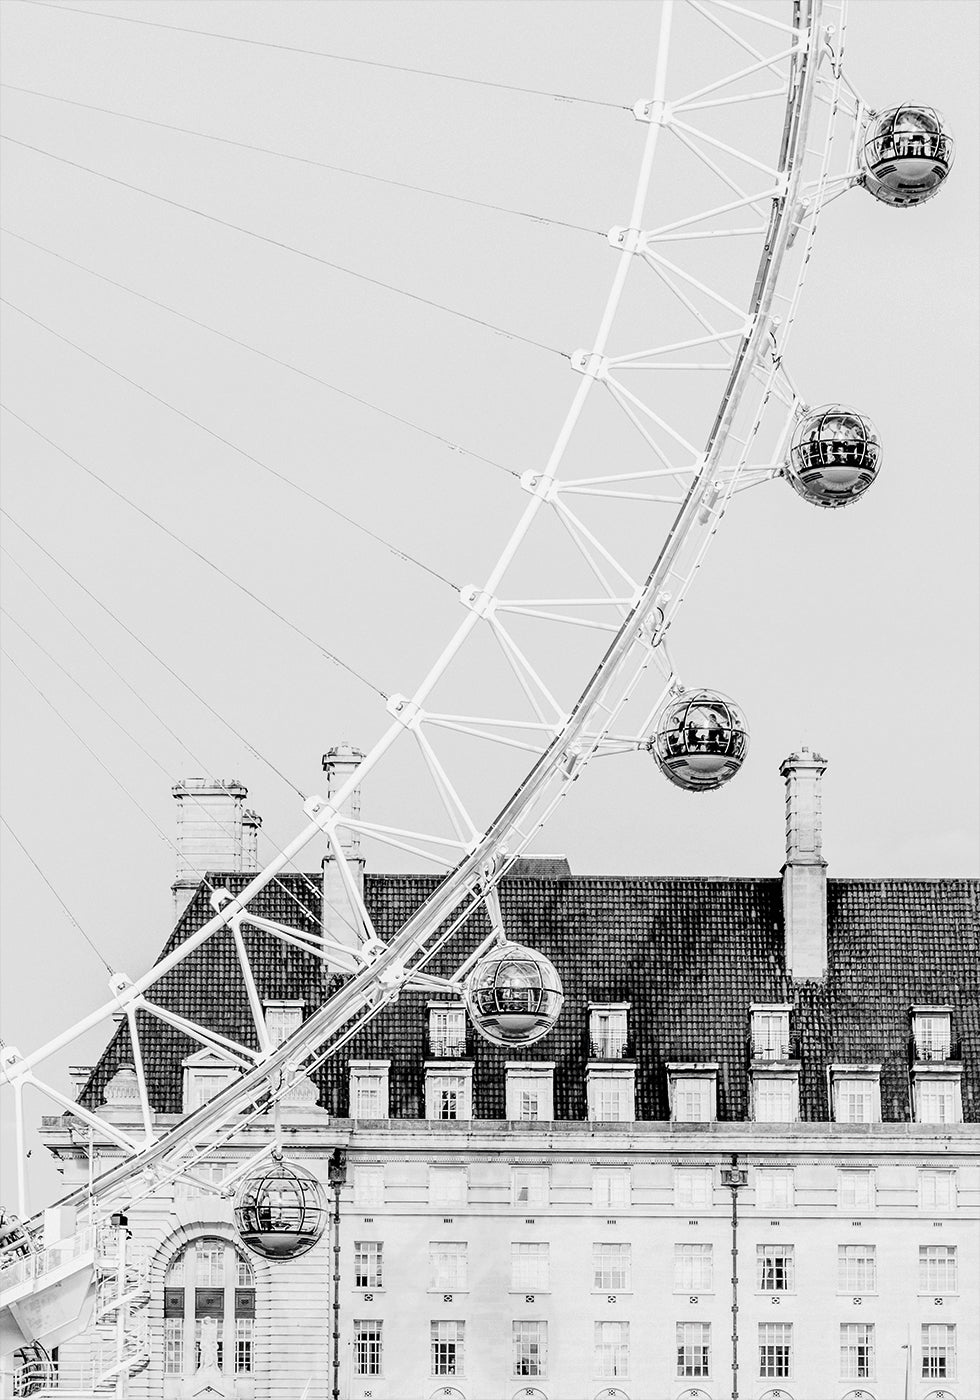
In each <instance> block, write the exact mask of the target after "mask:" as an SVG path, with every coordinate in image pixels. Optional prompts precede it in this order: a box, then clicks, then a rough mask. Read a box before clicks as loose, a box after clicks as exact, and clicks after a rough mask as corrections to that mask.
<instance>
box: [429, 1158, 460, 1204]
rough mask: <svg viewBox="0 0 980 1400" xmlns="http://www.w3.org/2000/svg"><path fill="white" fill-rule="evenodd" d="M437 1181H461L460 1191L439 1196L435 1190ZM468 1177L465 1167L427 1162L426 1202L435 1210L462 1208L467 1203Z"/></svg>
mask: <svg viewBox="0 0 980 1400" xmlns="http://www.w3.org/2000/svg"><path fill="white" fill-rule="evenodd" d="M437 1181H443V1182H445V1181H461V1182H462V1191H460V1192H457V1193H454V1194H453V1195H448V1194H447V1195H445V1196H440V1195H439V1193H438V1192H437V1191H436V1190H435V1185H436V1182H437ZM469 1196H470V1177H469V1172H468V1170H467V1169H466V1167H459V1166H443V1165H441V1164H438V1163H430V1164H429V1182H428V1202H429V1205H430V1206H432V1207H434V1208H435V1209H436V1210H462V1209H464V1208H465V1207H466V1206H467V1205H468V1204H469Z"/></svg>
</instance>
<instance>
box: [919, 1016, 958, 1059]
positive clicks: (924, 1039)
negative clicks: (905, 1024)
mask: <svg viewBox="0 0 980 1400" xmlns="http://www.w3.org/2000/svg"><path fill="white" fill-rule="evenodd" d="M912 1033H913V1035H914V1036H915V1057H916V1059H917V1060H948V1059H949V1056H950V1034H949V1012H948V1011H946V1012H942V1011H940V1012H933V1013H923V1012H916V1013H915V1014H914V1015H913V1017H912Z"/></svg>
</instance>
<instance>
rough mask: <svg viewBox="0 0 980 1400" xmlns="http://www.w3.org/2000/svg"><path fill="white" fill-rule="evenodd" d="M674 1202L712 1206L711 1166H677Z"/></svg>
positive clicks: (684, 1204)
mask: <svg viewBox="0 0 980 1400" xmlns="http://www.w3.org/2000/svg"><path fill="white" fill-rule="evenodd" d="M674 1204H675V1205H678V1206H710V1205H711V1168H710V1167H677V1168H675V1170H674Z"/></svg>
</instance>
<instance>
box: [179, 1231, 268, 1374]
mask: <svg viewBox="0 0 980 1400" xmlns="http://www.w3.org/2000/svg"><path fill="white" fill-rule="evenodd" d="M163 1313H164V1318H163V1369H164V1373H165V1374H166V1375H168V1376H192V1375H193V1374H194V1372H195V1371H197V1370H199V1369H200V1368H201V1367H202V1366H203V1367H213V1368H215V1369H216V1370H218V1371H221V1372H222V1374H223V1375H225V1376H229V1375H234V1374H237V1375H246V1376H247V1375H251V1374H252V1370H253V1365H254V1342H253V1325H254V1318H255V1276H254V1274H253V1272H252V1266H251V1264H250V1263H249V1262H248V1260H247V1259H246V1258H245V1256H244V1255H242V1254H239V1252H238V1250H237V1249H235V1247H234V1245H232V1244H229V1243H227V1242H226V1241H225V1240H221V1239H215V1238H213V1237H208V1238H202V1239H197V1240H193V1241H192V1242H191V1243H190V1244H187V1245H185V1246H184V1248H183V1249H182V1250H181V1251H180V1252H179V1254H177V1255H175V1256H174V1258H173V1259H172V1260H171V1262H170V1266H169V1268H168V1269H167V1272H166V1275H165V1278H164V1284H163ZM228 1365H231V1366H233V1367H234V1371H233V1372H229V1371H228V1370H226V1366H228Z"/></svg>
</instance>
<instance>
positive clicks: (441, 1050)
mask: <svg viewBox="0 0 980 1400" xmlns="http://www.w3.org/2000/svg"><path fill="white" fill-rule="evenodd" d="M429 1056H430V1058H431V1059H433V1060H462V1059H465V1057H466V1032H465V1031H453V1032H451V1033H450V1034H448V1035H430V1036H429Z"/></svg>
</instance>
